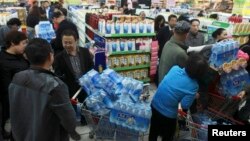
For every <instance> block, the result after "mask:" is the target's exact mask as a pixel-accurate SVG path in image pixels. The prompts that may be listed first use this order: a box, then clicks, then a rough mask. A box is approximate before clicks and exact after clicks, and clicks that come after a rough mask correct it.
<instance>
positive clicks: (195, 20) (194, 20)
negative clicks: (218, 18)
mask: <svg viewBox="0 0 250 141" xmlns="http://www.w3.org/2000/svg"><path fill="white" fill-rule="evenodd" d="M193 22H198V23H199V24H200V23H201V22H200V20H198V19H192V20H191V21H190V24H192V23H193Z"/></svg>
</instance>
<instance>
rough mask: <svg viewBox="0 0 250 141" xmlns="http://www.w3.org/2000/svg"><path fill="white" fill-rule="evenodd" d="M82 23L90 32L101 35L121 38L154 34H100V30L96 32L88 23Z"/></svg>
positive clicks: (151, 34)
mask: <svg viewBox="0 0 250 141" xmlns="http://www.w3.org/2000/svg"><path fill="white" fill-rule="evenodd" d="M82 23H83V24H85V26H86V27H87V28H88V29H90V30H91V31H92V32H94V33H95V34H97V35H99V36H102V37H111V38H122V37H152V36H155V35H156V34H155V33H130V34H102V33H100V32H98V31H97V30H95V29H93V28H92V27H91V26H90V25H88V24H87V23H85V22H83V21H82Z"/></svg>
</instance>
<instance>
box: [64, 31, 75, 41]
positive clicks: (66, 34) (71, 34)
mask: <svg viewBox="0 0 250 141" xmlns="http://www.w3.org/2000/svg"><path fill="white" fill-rule="evenodd" d="M63 36H73V37H74V39H75V40H77V39H78V38H77V34H76V32H75V31H73V30H71V29H66V30H64V31H63V32H62V35H61V38H63Z"/></svg>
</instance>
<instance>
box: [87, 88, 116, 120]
mask: <svg viewBox="0 0 250 141" xmlns="http://www.w3.org/2000/svg"><path fill="white" fill-rule="evenodd" d="M86 105H87V107H88V109H89V110H91V111H92V112H93V113H95V114H97V115H106V114H108V113H109V110H108V108H111V107H112V102H111V100H110V99H109V98H108V97H107V94H106V92H104V91H103V90H99V91H96V92H95V93H94V94H92V95H90V96H89V97H87V99H86Z"/></svg>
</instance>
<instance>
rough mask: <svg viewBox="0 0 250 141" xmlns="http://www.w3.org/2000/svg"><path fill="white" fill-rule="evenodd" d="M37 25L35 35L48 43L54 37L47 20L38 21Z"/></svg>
mask: <svg viewBox="0 0 250 141" xmlns="http://www.w3.org/2000/svg"><path fill="white" fill-rule="evenodd" d="M38 27H39V28H38V29H39V30H38V34H37V36H38V37H39V38H43V39H45V40H47V41H48V42H49V43H50V41H51V40H52V39H53V38H55V37H56V35H55V31H54V29H53V27H52V25H51V23H50V22H49V21H42V22H39V24H38Z"/></svg>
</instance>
